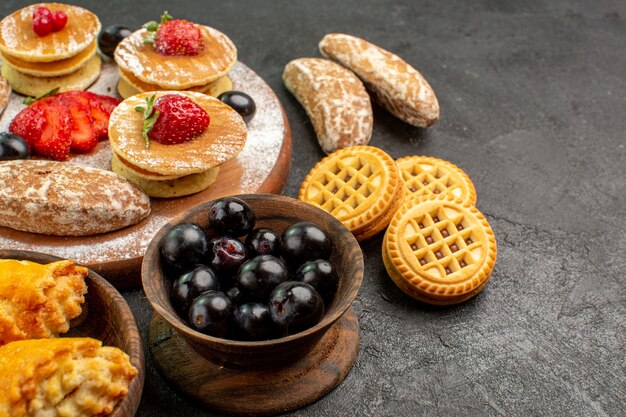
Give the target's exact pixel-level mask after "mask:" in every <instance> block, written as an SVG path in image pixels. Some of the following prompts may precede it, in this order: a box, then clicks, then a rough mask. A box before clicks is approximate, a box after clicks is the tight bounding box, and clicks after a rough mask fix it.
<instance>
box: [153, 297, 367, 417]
mask: <svg viewBox="0 0 626 417" xmlns="http://www.w3.org/2000/svg"><path fill="white" fill-rule="evenodd" d="M148 343H149V347H150V351H151V353H152V356H153V362H154V364H155V365H156V366H157V368H158V369H159V371H160V372H161V373H162V375H163V376H164V377H165V379H166V380H167V381H169V382H170V383H171V384H173V385H174V387H175V388H176V389H177V390H178V391H179V392H182V393H183V394H184V395H187V396H189V397H191V398H192V399H193V401H194V402H197V403H198V404H201V405H203V406H205V407H207V408H209V409H211V410H215V411H218V412H222V413H228V414H234V415H270V414H276V413H285V412H287V411H291V410H295V409H298V408H301V407H304V406H305V405H308V404H311V403H313V402H315V401H317V400H319V399H320V398H322V397H323V396H325V395H326V394H328V393H329V392H330V391H331V390H332V389H333V388H335V387H336V386H337V385H339V383H340V382H341V381H343V380H344V379H345V377H346V375H348V372H349V371H350V369H351V368H352V365H354V362H355V360H356V357H357V354H358V351H359V322H358V319H357V317H356V315H355V314H354V311H353V310H352V308H349V309H348V310H347V311H346V313H345V314H344V315H343V316H342V317H341V318H340V319H339V320H338V321H337V322H336V323H335V325H334V326H333V327H331V328H330V329H329V330H328V332H327V333H326V334H325V335H324V337H322V339H321V340H320V341H319V342H318V343H317V345H316V346H315V347H314V348H313V350H311V352H309V353H308V354H307V355H306V356H305V357H303V358H302V359H300V360H298V361H297V362H293V363H289V364H286V365H285V366H284V367H281V368H272V369H268V370H254V371H241V370H234V369H228V368H225V367H223V366H218V365H216V364H214V363H212V362H210V361H208V360H206V359H204V358H203V357H201V356H200V355H199V354H197V353H196V352H195V351H194V350H193V349H192V348H191V347H190V346H189V345H188V344H187V342H186V341H185V340H184V339H183V338H182V337H181V336H180V335H179V334H178V333H177V332H176V331H175V330H174V329H173V328H172V327H170V326H169V325H168V324H167V322H166V321H165V320H164V319H163V318H161V316H159V315H158V314H156V313H155V314H154V315H153V316H152V322H151V323H150V328H149V330H148Z"/></svg>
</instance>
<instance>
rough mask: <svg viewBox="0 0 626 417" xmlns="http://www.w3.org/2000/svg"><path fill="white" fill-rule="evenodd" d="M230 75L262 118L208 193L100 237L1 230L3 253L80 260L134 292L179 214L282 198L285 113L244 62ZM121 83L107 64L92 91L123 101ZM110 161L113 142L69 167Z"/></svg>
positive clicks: (163, 205) (1, 125)
mask: <svg viewBox="0 0 626 417" xmlns="http://www.w3.org/2000/svg"><path fill="white" fill-rule="evenodd" d="M228 75H229V76H230V78H231V79H232V81H233V89H235V90H240V91H243V92H246V93H248V94H249V95H250V96H252V98H253V99H254V101H255V103H256V108H257V112H256V115H255V117H254V118H253V119H252V120H251V121H250V122H249V123H248V140H247V142H246V145H245V147H244V149H243V151H242V152H241V153H240V154H239V155H238V156H237V158H235V159H233V160H231V161H228V162H226V163H225V164H223V165H221V167H220V170H219V174H218V177H217V181H216V182H215V183H214V184H213V185H211V186H210V187H209V188H208V189H206V190H204V191H202V192H200V193H197V194H194V195H190V196H186V197H180V198H174V199H158V198H153V199H152V201H151V204H152V213H151V214H150V216H148V218H146V219H144V220H143V221H142V222H141V223H139V224H136V225H134V226H130V227H127V228H125V229H121V230H117V231H114V232H110V233H104V234H100V235H94V236H83V237H59V236H48V235H41V234H35V233H26V232H21V231H18V230H13V229H10V228H5V227H0V249H13V250H31V251H37V252H43V253H48V254H51V255H56V256H59V257H62V258H68V259H75V260H76V261H77V262H78V263H80V264H83V265H85V266H87V267H89V268H90V269H92V270H94V271H95V272H97V273H98V274H100V275H102V276H103V277H104V278H106V279H107V280H108V281H109V282H111V283H112V284H113V285H114V286H116V287H117V288H128V287H132V286H138V285H140V283H141V278H140V268H141V261H142V259H143V254H144V252H145V250H146V248H147V247H148V244H149V243H150V240H151V239H152V237H153V236H154V235H155V234H156V232H157V231H158V230H159V229H160V228H161V227H162V226H163V225H165V224H166V223H167V222H168V221H170V220H172V219H173V218H175V217H176V216H178V215H179V214H181V213H183V212H184V211H186V210H188V209H190V208H192V207H194V206H196V205H198V204H201V203H204V202H206V201H209V200H213V199H215V198H219V197H223V196H226V195H231V194H250V193H273V194H281V193H282V192H283V190H284V188H285V184H286V182H287V177H288V176H289V168H290V165H291V131H290V128H289V122H288V121H287V117H286V116H285V112H284V109H283V107H282V105H281V103H280V101H279V100H278V98H277V97H276V95H275V94H274V92H273V91H272V89H271V88H270V87H269V85H267V84H266V83H265V81H263V79H262V78H261V77H259V76H258V75H257V74H256V73H255V72H254V71H253V70H251V69H250V68H248V67H247V66H246V65H244V64H242V63H241V62H238V63H237V64H235V66H234V67H233V69H232V70H231V71H230V73H229V74H228ZM118 80H119V75H118V72H117V66H116V65H115V63H113V62H112V61H108V62H103V66H102V73H101V75H100V78H99V79H98V81H97V82H96V83H95V84H94V85H93V86H92V87H91V88H90V90H91V91H94V92H96V93H100V94H108V95H117V90H116V85H117V82H118ZM22 100H23V96H20V95H18V94H15V93H12V94H11V96H10V97H9V103H8V106H7V108H6V109H5V111H4V112H3V113H2V114H1V115H0V131H6V130H8V126H9V124H10V123H11V121H12V120H13V118H14V116H15V115H16V114H17V113H18V112H19V111H20V110H21V109H22V108H24V105H23V104H22ZM110 161H111V149H110V147H109V144H108V141H104V142H100V143H99V144H98V146H97V147H96V149H94V151H92V152H91V153H89V154H87V155H75V156H72V157H71V159H70V160H69V161H68V163H74V164H79V165H86V166H92V167H96V168H102V169H110Z"/></svg>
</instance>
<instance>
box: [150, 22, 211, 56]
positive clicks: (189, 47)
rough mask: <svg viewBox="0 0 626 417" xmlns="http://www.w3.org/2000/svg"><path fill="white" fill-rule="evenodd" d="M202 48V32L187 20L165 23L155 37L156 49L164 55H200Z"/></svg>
mask: <svg viewBox="0 0 626 417" xmlns="http://www.w3.org/2000/svg"><path fill="white" fill-rule="evenodd" d="M202 48H204V40H203V38H202V32H200V29H198V27H197V26H196V25H194V24H193V23H191V22H188V21H186V20H170V21H168V22H165V23H163V24H162V25H160V26H159V29H158V30H157V32H156V34H155V37H154V49H156V51H157V52H159V53H161V54H163V55H198V54H199V53H200V52H201V51H202Z"/></svg>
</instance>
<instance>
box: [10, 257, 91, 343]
mask: <svg viewBox="0 0 626 417" xmlns="http://www.w3.org/2000/svg"><path fill="white" fill-rule="evenodd" d="M87 274H88V270H87V268H84V267H82V266H77V265H76V264H75V263H74V261H67V260H66V261H58V262H53V263H50V264H47V265H42V264H39V263H35V262H30V261H17V260H12V259H0V345H3V344H5V343H9V342H12V341H15V340H23V339H39V338H47V337H55V336H58V334H59V333H65V332H67V331H68V330H69V328H70V320H71V319H73V318H75V317H78V316H79V315H80V313H81V311H82V307H81V306H82V304H83V303H84V302H85V298H84V294H85V293H86V292H87V286H86V285H85V278H86V276H87Z"/></svg>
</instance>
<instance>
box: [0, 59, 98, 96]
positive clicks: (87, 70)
mask: <svg viewBox="0 0 626 417" xmlns="http://www.w3.org/2000/svg"><path fill="white" fill-rule="evenodd" d="M101 64H102V61H101V59H100V57H99V56H98V55H94V56H93V57H91V58H90V59H89V60H88V61H87V62H86V63H85V65H83V66H82V67H80V68H79V69H78V70H77V71H75V72H73V73H71V74H68V75H62V76H60V77H46V78H41V77H33V76H32V75H27V74H23V73H21V72H19V71H16V70H15V69H13V68H12V67H11V66H10V65H4V64H3V65H2V76H3V77H4V78H6V79H7V81H8V82H9V84H11V88H13V90H14V91H16V92H18V93H20V94H24V95H26V96H31V97H39V96H42V95H44V94H46V93H47V92H49V91H50V90H53V89H55V88H59V91H60V92H63V91H72V90H85V89H86V88H87V87H89V86H90V85H91V84H93V83H94V82H95V81H96V80H97V79H98V76H99V75H100V66H101Z"/></svg>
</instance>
